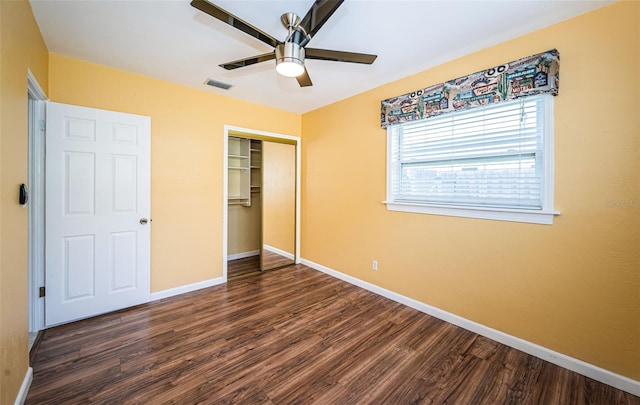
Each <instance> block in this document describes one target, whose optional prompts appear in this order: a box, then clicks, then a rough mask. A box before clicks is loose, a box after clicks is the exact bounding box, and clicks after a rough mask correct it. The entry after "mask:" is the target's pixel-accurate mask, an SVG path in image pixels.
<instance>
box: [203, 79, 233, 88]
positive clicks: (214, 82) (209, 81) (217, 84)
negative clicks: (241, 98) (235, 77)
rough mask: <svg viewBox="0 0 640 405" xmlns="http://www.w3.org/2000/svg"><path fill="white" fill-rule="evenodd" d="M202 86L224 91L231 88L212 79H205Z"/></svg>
mask: <svg viewBox="0 0 640 405" xmlns="http://www.w3.org/2000/svg"><path fill="white" fill-rule="evenodd" d="M204 84H206V85H208V86H213V87H218V88H220V89H224V90H229V89H230V88H231V85H230V84H227V83H222V82H219V81H217V80H213V79H207V80H206V81H205V82H204Z"/></svg>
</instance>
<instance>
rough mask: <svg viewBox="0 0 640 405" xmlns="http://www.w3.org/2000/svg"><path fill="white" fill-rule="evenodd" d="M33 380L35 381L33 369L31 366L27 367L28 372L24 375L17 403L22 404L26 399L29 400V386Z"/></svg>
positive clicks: (17, 404) (16, 404)
mask: <svg viewBox="0 0 640 405" xmlns="http://www.w3.org/2000/svg"><path fill="white" fill-rule="evenodd" d="M31 381H33V369H32V368H31V367H28V368H27V372H26V373H25V375H24V380H22V385H21V386H20V391H18V396H17V397H16V401H15V402H14V404H15V405H22V404H24V401H26V400H27V394H28V393H29V387H31Z"/></svg>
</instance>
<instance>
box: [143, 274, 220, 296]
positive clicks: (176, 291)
mask: <svg viewBox="0 0 640 405" xmlns="http://www.w3.org/2000/svg"><path fill="white" fill-rule="evenodd" d="M225 281H226V280H225V279H224V278H223V277H217V278H212V279H211V280H205V281H200V282H198V283H193V284H187V285H183V286H180V287H176V288H169V289H168V290H162V291H157V292H154V293H151V296H150V297H149V301H157V300H161V299H163V298H169V297H173V296H174V295H180V294H185V293H188V292H191V291H196V290H200V289H202V288H207V287H213V286H214V285H218V284H222V283H224V282H225Z"/></svg>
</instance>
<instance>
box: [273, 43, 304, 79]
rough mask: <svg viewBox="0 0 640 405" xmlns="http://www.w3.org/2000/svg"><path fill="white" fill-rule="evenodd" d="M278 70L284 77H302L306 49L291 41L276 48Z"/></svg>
mask: <svg viewBox="0 0 640 405" xmlns="http://www.w3.org/2000/svg"><path fill="white" fill-rule="evenodd" d="M276 70H277V71H278V73H280V74H281V75H283V76H288V77H296V76H299V75H301V74H302V73H303V72H304V48H303V47H301V46H300V45H298V44H297V43H295V42H291V41H289V42H285V43H283V44H279V45H278V46H276Z"/></svg>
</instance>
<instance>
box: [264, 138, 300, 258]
mask: <svg viewBox="0 0 640 405" xmlns="http://www.w3.org/2000/svg"><path fill="white" fill-rule="evenodd" d="M262 156H263V163H262V166H263V167H262V173H263V174H262V176H263V183H262V190H263V197H262V198H263V204H264V210H263V217H264V218H263V224H264V227H263V229H262V241H263V244H265V245H268V246H271V247H274V248H276V249H280V250H283V251H285V252H287V253H291V255H293V254H295V242H296V240H295V232H296V229H295V220H296V218H295V213H296V147H295V145H290V144H284V143H275V142H263V143H262Z"/></svg>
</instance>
